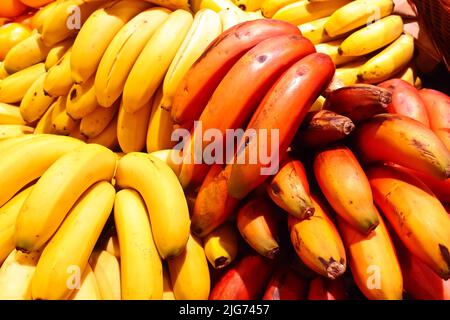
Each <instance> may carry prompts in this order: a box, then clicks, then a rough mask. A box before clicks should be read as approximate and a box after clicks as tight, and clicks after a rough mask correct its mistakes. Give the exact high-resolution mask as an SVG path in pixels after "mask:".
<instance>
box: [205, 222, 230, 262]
mask: <svg viewBox="0 0 450 320" xmlns="http://www.w3.org/2000/svg"><path fill="white" fill-rule="evenodd" d="M238 244H239V236H238V231H237V230H236V228H235V227H234V226H233V224H231V223H224V224H222V225H221V226H219V227H218V228H216V229H214V230H213V231H211V233H209V234H208V235H207V236H206V237H205V239H204V240H203V246H204V248H205V254H206V257H207V258H208V260H209V263H211V265H212V266H213V267H214V268H215V269H220V268H224V267H226V266H228V265H229V264H230V263H231V262H233V260H234V258H236V255H237V252H238Z"/></svg>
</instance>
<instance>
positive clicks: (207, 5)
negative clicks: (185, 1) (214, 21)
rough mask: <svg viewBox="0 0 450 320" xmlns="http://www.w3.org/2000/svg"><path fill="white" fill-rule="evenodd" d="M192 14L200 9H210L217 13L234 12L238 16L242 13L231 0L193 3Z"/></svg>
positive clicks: (210, 0) (203, 0) (205, 0)
mask: <svg viewBox="0 0 450 320" xmlns="http://www.w3.org/2000/svg"><path fill="white" fill-rule="evenodd" d="M193 7H194V12H197V11H199V10H201V9H211V10H213V11H215V12H217V13H219V12H220V11H222V10H229V11H234V12H236V13H238V14H241V13H242V10H241V9H239V7H238V6H236V5H235V4H234V3H233V1H231V0H202V1H201V2H200V3H199V4H195V3H194V6H193Z"/></svg>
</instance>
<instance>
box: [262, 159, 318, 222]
mask: <svg viewBox="0 0 450 320" xmlns="http://www.w3.org/2000/svg"><path fill="white" fill-rule="evenodd" d="M266 189H267V193H268V194H269V196H270V198H271V199H272V200H273V202H275V203H276V204H277V205H278V206H279V207H280V208H282V209H283V210H285V211H287V212H288V213H289V214H292V215H293V216H295V217H297V218H300V219H306V218H308V217H310V216H312V215H313V214H314V210H315V209H314V204H313V203H312V200H311V195H310V192H309V183H308V180H307V178H306V171H305V168H304V167H303V164H302V163H301V162H300V161H299V160H295V159H293V158H291V157H289V156H288V157H287V159H285V160H284V162H283V164H282V165H281V168H280V170H279V171H278V173H277V174H275V175H274V176H273V178H272V180H271V181H270V183H269V184H268V185H267V188H266Z"/></svg>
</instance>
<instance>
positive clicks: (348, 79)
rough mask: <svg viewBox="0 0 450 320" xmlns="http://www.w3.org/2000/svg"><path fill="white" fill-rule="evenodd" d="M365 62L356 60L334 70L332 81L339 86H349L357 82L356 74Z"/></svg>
mask: <svg viewBox="0 0 450 320" xmlns="http://www.w3.org/2000/svg"><path fill="white" fill-rule="evenodd" d="M365 62H366V60H358V61H354V62H351V63H348V64H345V65H343V66H340V67H339V68H336V72H335V73H334V80H333V81H337V82H338V83H339V85H341V86H351V85H353V84H355V83H357V82H358V74H359V70H360V68H361V66H362V65H363V64H364V63H365Z"/></svg>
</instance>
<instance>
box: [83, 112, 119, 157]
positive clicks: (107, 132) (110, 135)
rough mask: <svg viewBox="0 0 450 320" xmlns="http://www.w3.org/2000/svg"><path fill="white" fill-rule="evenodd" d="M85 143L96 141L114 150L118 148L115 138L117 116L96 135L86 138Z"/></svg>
mask: <svg viewBox="0 0 450 320" xmlns="http://www.w3.org/2000/svg"><path fill="white" fill-rule="evenodd" d="M87 143H96V144H99V145H102V146H104V147H106V148H108V149H111V150H116V149H118V148H119V141H118V140H117V116H116V117H115V118H114V119H112V120H111V122H110V123H109V124H108V126H107V127H106V128H105V129H104V130H103V131H102V132H101V133H100V134H98V135H97V136H95V137H92V138H88V139H87Z"/></svg>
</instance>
